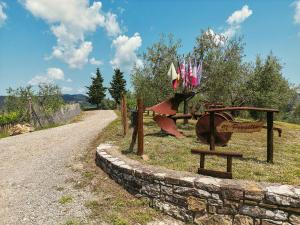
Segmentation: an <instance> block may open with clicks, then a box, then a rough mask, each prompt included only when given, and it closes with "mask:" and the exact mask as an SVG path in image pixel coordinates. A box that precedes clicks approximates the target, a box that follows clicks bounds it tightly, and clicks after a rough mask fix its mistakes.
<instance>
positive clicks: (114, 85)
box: [108, 69, 126, 106]
mask: <svg viewBox="0 0 300 225" xmlns="http://www.w3.org/2000/svg"><path fill="white" fill-rule="evenodd" d="M125 86H126V80H125V79H124V76H123V72H121V71H120V69H115V70H114V75H113V79H112V81H111V82H110V88H109V89H108V91H109V93H110V95H111V97H112V98H113V99H114V100H115V103H116V105H117V106H118V105H120V103H121V98H122V94H125V92H126V89H125Z"/></svg>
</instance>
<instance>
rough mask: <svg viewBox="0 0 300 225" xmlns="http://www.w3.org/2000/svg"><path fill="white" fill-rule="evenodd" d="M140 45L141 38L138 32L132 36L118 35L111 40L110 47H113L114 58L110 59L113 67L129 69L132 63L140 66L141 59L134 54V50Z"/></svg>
mask: <svg viewBox="0 0 300 225" xmlns="http://www.w3.org/2000/svg"><path fill="white" fill-rule="evenodd" d="M141 45H142V38H141V36H140V34H139V33H135V34H134V35H133V36H132V37H128V36H126V35H120V36H118V37H117V38H116V39H114V40H113V43H112V47H113V48H115V55H114V58H113V59H112V60H111V61H110V63H111V65H112V66H113V67H114V68H120V69H121V70H123V71H129V70H130V69H131V68H132V66H133V65H134V64H136V65H137V66H142V64H143V63H142V61H141V59H139V58H138V57H137V55H136V51H137V50H138V48H139V47H141Z"/></svg>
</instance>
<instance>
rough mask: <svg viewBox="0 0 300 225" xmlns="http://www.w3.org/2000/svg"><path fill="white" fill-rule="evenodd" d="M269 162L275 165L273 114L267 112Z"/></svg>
mask: <svg viewBox="0 0 300 225" xmlns="http://www.w3.org/2000/svg"><path fill="white" fill-rule="evenodd" d="M267 162H269V163H273V112H267Z"/></svg>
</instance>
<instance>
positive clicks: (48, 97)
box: [38, 84, 64, 115]
mask: <svg viewBox="0 0 300 225" xmlns="http://www.w3.org/2000/svg"><path fill="white" fill-rule="evenodd" d="M38 101H39V105H40V106H41V107H42V109H43V111H44V112H45V113H46V114H47V115H49V114H52V113H53V112H55V111H57V110H58V109H60V108H61V106H62V105H64V100H63V98H62V93H61V90H60V88H59V87H58V86H57V85H54V84H39V91H38Z"/></svg>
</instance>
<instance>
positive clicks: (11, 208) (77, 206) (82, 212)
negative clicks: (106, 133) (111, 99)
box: [0, 111, 116, 225]
mask: <svg viewBox="0 0 300 225" xmlns="http://www.w3.org/2000/svg"><path fill="white" fill-rule="evenodd" d="M115 118H116V115H115V113H114V112H113V111H89V112H85V114H84V119H83V121H80V122H77V123H73V124H68V125H64V126H60V127H56V128H52V129H47V130H41V131H36V132H33V133H28V134H23V135H19V136H14V137H8V138H3V139H0V161H1V163H0V190H1V191H0V224H1V225H8V224H9V225H22V224H26V225H27V224H28V225H34V224H39V225H40V224H42V225H48V224H51V225H53V224H64V223H66V222H67V221H72V220H76V221H77V220H78V219H79V221H82V222H86V221H87V218H86V217H87V215H88V214H89V210H88V209H87V208H86V207H85V206H84V204H85V202H86V201H88V200H89V199H92V198H93V196H92V194H91V192H86V191H84V190H82V189H75V188H74V187H73V183H72V180H74V179H76V176H80V174H78V173H77V174H76V173H75V172H74V168H73V167H74V162H75V161H76V157H80V156H81V155H82V154H84V151H85V150H86V148H87V146H88V145H89V143H90V142H91V141H92V140H93V139H94V138H95V137H96V136H97V134H98V133H99V132H100V131H101V130H102V129H103V128H104V127H105V126H106V125H108V124H109V122H111V121H112V120H114V119H115ZM74 176H75V177H74Z"/></svg>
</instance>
